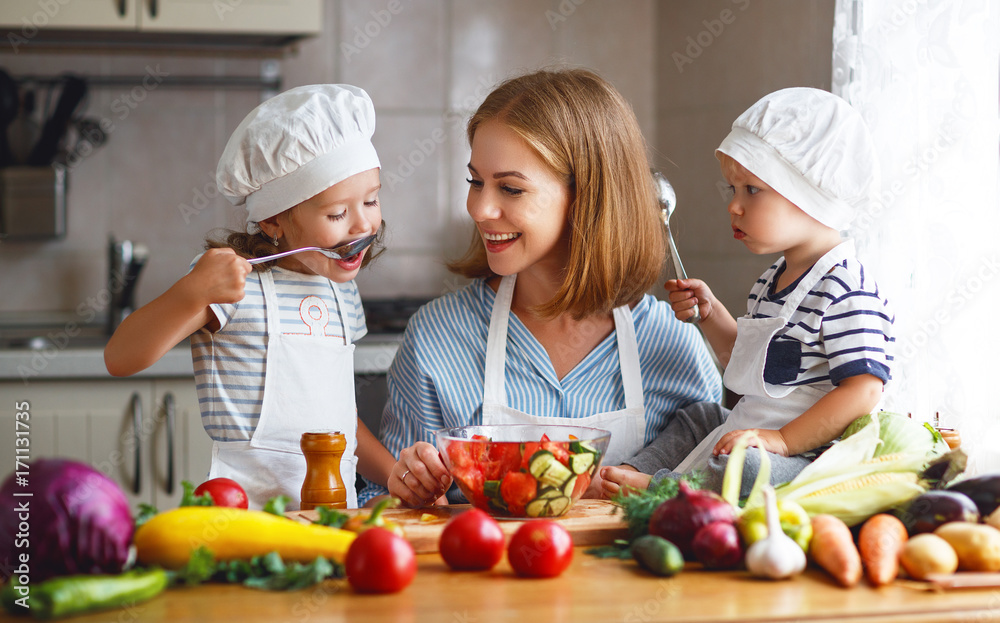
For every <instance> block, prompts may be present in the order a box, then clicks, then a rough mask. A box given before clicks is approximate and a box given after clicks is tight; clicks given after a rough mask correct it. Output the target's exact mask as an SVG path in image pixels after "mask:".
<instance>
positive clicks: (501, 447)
mask: <svg viewBox="0 0 1000 623" xmlns="http://www.w3.org/2000/svg"><path fill="white" fill-rule="evenodd" d="M520 465H521V448H520V445H519V444H516V443H511V442H504V441H500V442H496V443H491V444H490V445H489V452H488V456H487V460H486V470H485V472H486V480H500V478H501V477H502V476H503V475H504V474H506V473H507V472H511V471H517V469H518V467H520Z"/></svg>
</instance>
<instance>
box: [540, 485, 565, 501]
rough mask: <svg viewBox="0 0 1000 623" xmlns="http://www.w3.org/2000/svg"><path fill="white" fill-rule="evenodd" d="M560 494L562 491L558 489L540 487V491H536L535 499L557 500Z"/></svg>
mask: <svg viewBox="0 0 1000 623" xmlns="http://www.w3.org/2000/svg"><path fill="white" fill-rule="evenodd" d="M562 494H563V493H562V491H560V490H559V488H558V487H542V489H541V490H539V491H538V497H537V499H539V500H544V499H547V498H557V497H559V496H560V495H562Z"/></svg>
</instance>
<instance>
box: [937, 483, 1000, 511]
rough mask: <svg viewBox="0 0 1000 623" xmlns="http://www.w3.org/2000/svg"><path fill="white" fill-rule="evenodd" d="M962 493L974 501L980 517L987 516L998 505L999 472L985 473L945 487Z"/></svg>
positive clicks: (999, 499) (999, 490) (999, 492)
mask: <svg viewBox="0 0 1000 623" xmlns="http://www.w3.org/2000/svg"><path fill="white" fill-rule="evenodd" d="M946 491H956V492H958V493H963V494H965V495H967V496H969V498H970V499H971V500H972V501H973V502H975V504H976V507H977V508H978V509H979V515H980V516H981V517H988V516H989V515H990V514H991V513H992V512H993V511H995V510H996V509H997V507H998V506H1000V474H986V475H983V476H976V477H975V478H968V479H966V480H962V481H960V482H956V483H954V484H953V485H951V486H950V487H948V488H947V489H946Z"/></svg>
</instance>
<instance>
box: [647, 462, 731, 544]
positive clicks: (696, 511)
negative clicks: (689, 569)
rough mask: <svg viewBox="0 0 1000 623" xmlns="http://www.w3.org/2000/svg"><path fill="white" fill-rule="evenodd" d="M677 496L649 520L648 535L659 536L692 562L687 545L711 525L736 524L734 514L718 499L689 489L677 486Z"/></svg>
mask: <svg viewBox="0 0 1000 623" xmlns="http://www.w3.org/2000/svg"><path fill="white" fill-rule="evenodd" d="M679 485H680V488H679V490H678V492H677V496H676V497H673V498H671V499H669V500H666V501H664V502H663V503H661V504H660V505H659V506H657V507H656V510H655V511H653V515H652V516H651V517H650V518H649V533H650V534H655V535H657V536H661V537H663V538H665V539H667V540H668V541H670V542H671V543H673V544H674V545H676V546H677V547H678V548H680V550H681V552H682V553H683V554H684V558H685V559H687V560H694V559H695V557H694V552H693V551H692V549H691V541H692V540H693V539H694V535H695V534H697V532H698V530H700V529H701V528H702V527H703V526H707V525H708V524H710V523H712V522H714V521H728V522H729V523H735V522H736V511H735V510H734V509H733V507H732V505H731V504H729V502H727V501H725V500H724V499H722V496H720V495H718V494H717V493H713V492H711V491H702V490H699V489H692V488H691V487H690V486H688V484H687V483H686V482H684V481H683V480H681V481H680V482H679Z"/></svg>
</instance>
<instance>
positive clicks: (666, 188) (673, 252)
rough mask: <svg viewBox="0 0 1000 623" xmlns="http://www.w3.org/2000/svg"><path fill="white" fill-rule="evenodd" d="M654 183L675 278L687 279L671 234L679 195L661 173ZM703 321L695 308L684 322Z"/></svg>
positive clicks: (658, 173)
mask: <svg viewBox="0 0 1000 623" xmlns="http://www.w3.org/2000/svg"><path fill="white" fill-rule="evenodd" d="M652 173H653V181H654V182H655V183H656V198H657V200H658V201H659V202H660V214H661V215H662V216H663V226H664V227H666V228H667V242H668V243H669V244H670V259H671V261H672V262H673V264H674V276H675V277H676V278H677V279H687V278H688V277H687V272H686V271H685V270H684V265H683V264H681V258H680V256H679V255H677V245H676V244H674V236H673V234H671V233H670V215H671V214H673V213H674V208H676V207H677V193H675V192H674V187H673V186H671V185H670V182H669V181H667V178H665V177H663V174H662V173H660V172H659V171H653V172H652ZM699 320H701V314H700V313H699V312H698V306H697V305H695V306H694V315H693V316H691V317H690V318H685V319H684V322H691V323H697V322H698V321H699Z"/></svg>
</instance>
